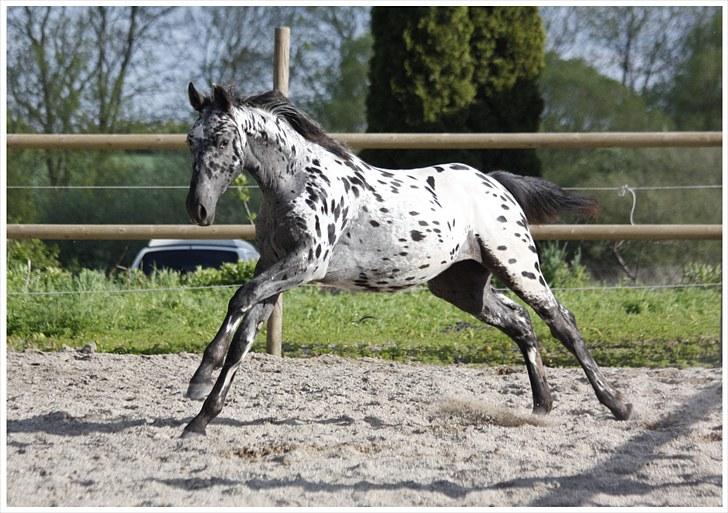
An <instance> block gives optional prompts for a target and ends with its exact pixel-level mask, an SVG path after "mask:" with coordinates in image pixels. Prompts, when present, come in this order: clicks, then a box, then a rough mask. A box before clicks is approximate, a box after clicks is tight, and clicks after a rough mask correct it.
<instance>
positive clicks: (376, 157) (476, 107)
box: [362, 7, 544, 175]
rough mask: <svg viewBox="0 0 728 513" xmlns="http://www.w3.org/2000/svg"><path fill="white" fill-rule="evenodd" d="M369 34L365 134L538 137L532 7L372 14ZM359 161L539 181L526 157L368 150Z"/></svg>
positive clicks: (537, 30)
mask: <svg viewBox="0 0 728 513" xmlns="http://www.w3.org/2000/svg"><path fill="white" fill-rule="evenodd" d="M372 35H373V37H374V48H373V56H372V62H371V67H370V76H369V79H370V84H371V85H370V89H369V96H368V97H367V116H368V122H369V128H368V129H369V131H371V132H521V131H524V132H527V131H536V130H538V120H539V115H540V113H541V110H542V109H543V102H542V101H541V98H540V94H539V92H538V85H537V79H538V76H539V73H540V71H541V69H542V68H543V46H544V33H543V29H542V27H541V20H540V18H539V15H538V11H537V10H536V9H535V8H532V7H517V8H514V7H418V8H385V7H375V8H373V9H372ZM362 156H363V157H364V158H365V159H367V160H369V161H371V162H373V163H375V164H378V165H382V166H388V167H414V166H421V165H428V164H433V163H436V162H455V161H459V162H465V163H468V164H471V165H473V166H475V167H477V168H479V169H483V170H486V171H488V170H493V169H496V168H500V169H509V170H512V171H516V172H519V173H522V174H529V175H538V174H540V165H539V163H538V159H537V158H536V156H535V152H533V151H530V150H525V151H520V150H519V151H514V150H511V151H501V150H487V151H462V150H452V151H450V150H445V151H438V150H430V151H422V150H417V151H407V150H405V151H402V150H396V151H382V150H370V151H367V152H364V153H363V155H362Z"/></svg>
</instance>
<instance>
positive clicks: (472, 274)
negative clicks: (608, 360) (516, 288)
mask: <svg viewBox="0 0 728 513" xmlns="http://www.w3.org/2000/svg"><path fill="white" fill-rule="evenodd" d="M489 278H490V272H488V271H487V270H486V269H485V268H483V266H482V265H480V264H479V263H478V262H475V261H473V260H468V261H464V262H458V263H456V264H454V265H453V266H451V267H450V268H448V269H447V270H446V271H444V272H442V273H441V274H439V275H438V276H436V277H435V278H433V279H432V280H430V281H429V282H428V284H427V285H428V287H429V288H430V290H431V291H432V293H433V294H434V295H436V296H437V297H439V298H442V299H444V300H445V301H447V302H449V303H451V304H453V305H455V306H457V307H458V308H460V309H461V310H463V311H465V312H468V313H469V314H471V315H474V316H475V317H476V318H478V319H480V320H481V321H483V322H485V323H487V324H490V325H491V326H495V327H496V328H498V329H500V330H501V331H503V332H504V333H506V334H507V335H508V336H509V337H511V338H512V339H513V340H514V341H515V342H516V344H518V348H519V349H520V350H521V353H522V354H523V358H524V360H525V363H526V369H527V370H528V379H529V381H530V382H531V392H532V393H533V412H534V413H537V414H545V413H548V412H549V411H551V405H552V399H551V392H550V390H549V386H548V383H546V376H545V373H544V369H543V363H542V362H541V354H540V353H539V350H538V340H537V339H536V335H535V333H534V332H533V327H532V325H531V319H530V318H529V316H528V312H526V310H525V309H524V308H523V307H521V306H520V305H519V304H517V303H515V302H513V301H511V300H510V299H508V298H507V297H505V296H502V295H501V294H498V293H496V292H495V291H494V290H493V289H492V288H491V287H490V283H489Z"/></svg>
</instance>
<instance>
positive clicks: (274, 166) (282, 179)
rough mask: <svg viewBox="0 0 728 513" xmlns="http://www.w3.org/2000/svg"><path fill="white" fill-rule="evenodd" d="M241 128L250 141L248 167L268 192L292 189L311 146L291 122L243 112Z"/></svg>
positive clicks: (239, 118) (246, 110)
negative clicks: (294, 128)
mask: <svg viewBox="0 0 728 513" xmlns="http://www.w3.org/2000/svg"><path fill="white" fill-rule="evenodd" d="M238 126H239V128H240V129H241V130H242V131H243V132H244V133H245V137H246V139H247V142H248V151H247V152H246V162H245V167H246V169H247V170H248V171H249V172H250V173H251V175H252V176H253V178H254V179H255V180H256V181H257V182H258V185H259V186H260V188H261V189H262V190H263V191H264V192H271V193H274V192H276V191H279V190H289V189H290V188H291V185H290V182H292V181H294V176H295V175H296V174H297V172H298V171H300V169H299V168H300V167H301V166H302V165H303V163H302V159H301V157H302V155H304V152H305V150H306V148H307V147H308V146H309V145H311V144H312V143H310V142H309V141H307V140H305V139H304V138H303V137H302V136H301V135H299V134H298V133H297V132H296V131H295V130H293V129H292V128H291V127H290V126H289V125H288V124H287V123H285V122H283V121H280V120H278V119H277V118H276V117H275V116H274V115H272V114H270V113H268V112H264V111H260V110H258V109H245V110H242V111H241V112H240V115H239V117H238Z"/></svg>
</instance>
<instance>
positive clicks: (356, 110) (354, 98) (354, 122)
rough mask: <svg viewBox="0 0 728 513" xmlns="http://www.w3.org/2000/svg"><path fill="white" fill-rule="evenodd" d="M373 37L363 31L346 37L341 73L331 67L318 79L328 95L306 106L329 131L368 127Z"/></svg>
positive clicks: (340, 65)
mask: <svg viewBox="0 0 728 513" xmlns="http://www.w3.org/2000/svg"><path fill="white" fill-rule="evenodd" d="M371 53H372V36H371V34H368V33H367V34H363V35H361V36H359V37H356V38H353V39H345V40H343V41H342V43H341V46H340V48H339V55H340V61H339V69H338V73H334V74H332V73H331V70H330V69H329V68H326V69H325V70H323V71H322V74H321V75H322V76H321V77H319V80H321V82H323V84H324V86H325V88H326V90H327V91H328V98H326V99H323V100H319V101H315V102H306V103H305V104H304V105H305V107H306V108H307V110H308V111H309V112H310V113H311V114H312V115H313V116H314V118H315V119H316V121H318V122H319V123H320V124H321V126H323V127H324V128H325V129H326V130H328V131H330V132H363V131H364V128H365V127H366V96H367V89H368V86H369V81H368V77H367V75H368V72H369V60H370V58H371Z"/></svg>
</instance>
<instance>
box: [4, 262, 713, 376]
mask: <svg viewBox="0 0 728 513" xmlns="http://www.w3.org/2000/svg"><path fill="white" fill-rule="evenodd" d="M180 285H182V283H181V282H180V277H179V276H177V275H175V274H162V275H159V276H156V277H155V278H153V279H150V280H145V279H144V280H143V279H137V280H136V281H135V280H131V281H130V282H127V283H124V282H123V281H118V280H117V281H112V280H107V279H105V278H104V277H103V275H100V274H99V273H93V272H86V273H81V274H80V275H79V276H76V277H70V276H67V275H63V273H61V275H58V276H53V273H50V275H49V274H48V273H44V274H43V276H40V275H39V276H36V275H32V276H25V277H24V276H23V275H22V273H9V280H8V291H9V292H11V293H12V292H14V291H15V292H17V291H21V290H48V291H54V290H55V291H71V292H73V291H77V290H86V291H102V292H100V293H92V294H76V293H71V294H68V295H54V296H27V295H10V296H9V297H8V308H7V312H8V319H7V321H8V322H7V326H8V346H9V347H10V348H12V349H17V350H22V349H25V348H37V349H41V350H57V349H60V348H62V347H63V346H64V345H67V346H71V347H80V346H83V345H84V344H86V343H88V342H91V341H93V342H95V343H96V345H97V349H98V350H99V351H108V352H119V353H165V352H179V351H193V352H199V351H201V350H202V349H203V348H204V347H205V344H206V343H207V342H208V341H209V340H210V338H211V337H212V335H214V333H215V331H216V330H217V328H218V327H219V324H220V322H221V321H222V318H223V316H224V313H225V310H226V307H227V301H228V299H229V297H230V295H231V294H232V292H233V290H234V289H232V288H223V289H213V290H209V289H208V290H191V291H166V292H131V293H115V292H118V291H119V290H120V289H126V288H128V287H144V288H150V287H152V288H159V287H179V286H180ZM557 295H558V296H559V298H560V299H561V301H562V302H563V303H564V304H565V305H566V306H567V307H568V308H569V309H570V310H571V311H572V312H573V313H574V315H575V316H576V318H577V321H578V323H579V326H580V328H581V330H582V333H583V334H584V338H585V340H586V342H587V346H588V347H589V348H590V350H591V351H592V353H593V354H594V356H595V358H596V360H597V361H598V362H599V363H600V364H602V365H610V366H649V367H661V366H691V365H708V366H717V365H720V359H721V348H720V299H721V296H720V292H719V290H718V289H678V290H660V291H655V290H603V291H559V292H558V293H557ZM531 314H532V317H533V321H534V325H535V327H536V331H537V334H538V336H539V339H540V341H541V343H542V353H543V358H544V362H545V363H546V365H549V366H571V365H575V364H576V361H575V360H574V358H573V357H572V356H571V354H570V353H568V351H566V350H565V349H564V348H563V347H562V346H561V344H559V343H558V342H557V341H556V340H554V339H553V338H552V337H551V335H550V334H549V331H548V328H547V327H546V325H545V324H544V323H543V322H542V321H541V320H540V319H538V318H537V317H536V316H535V314H533V312H531ZM283 338H284V344H283V349H284V352H285V353H286V354H287V355H290V356H309V355H318V354H338V355H344V356H374V357H379V358H387V359H393V360H417V361H424V362H436V363H450V362H468V363H490V364H520V363H521V362H522V358H521V355H520V353H519V352H518V350H517V347H516V345H515V344H514V343H513V342H512V341H511V340H510V339H508V338H507V337H506V336H504V335H503V334H501V333H500V332H499V331H497V330H495V329H493V328H490V327H488V326H485V325H484V324H482V323H480V322H478V321H477V320H475V319H474V318H472V317H470V316H469V315H467V314H464V313H462V312H460V311H459V310H457V309H455V308H454V307H452V306H450V305H448V304H447V303H444V302H443V301H441V300H438V299H436V298H435V297H433V296H432V295H431V294H430V293H429V292H427V291H426V290H424V289H423V290H417V291H415V292H405V293H399V294H371V293H348V292H341V293H332V292H330V291H327V290H325V289H323V290H322V289H319V288H317V287H313V286H310V287H303V288H299V289H296V290H294V291H291V292H289V293H287V294H285V302H284V328H283ZM264 343H265V342H264V336H263V335H259V336H258V341H257V342H256V346H255V347H254V348H253V350H254V351H255V350H257V351H262V350H264Z"/></svg>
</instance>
